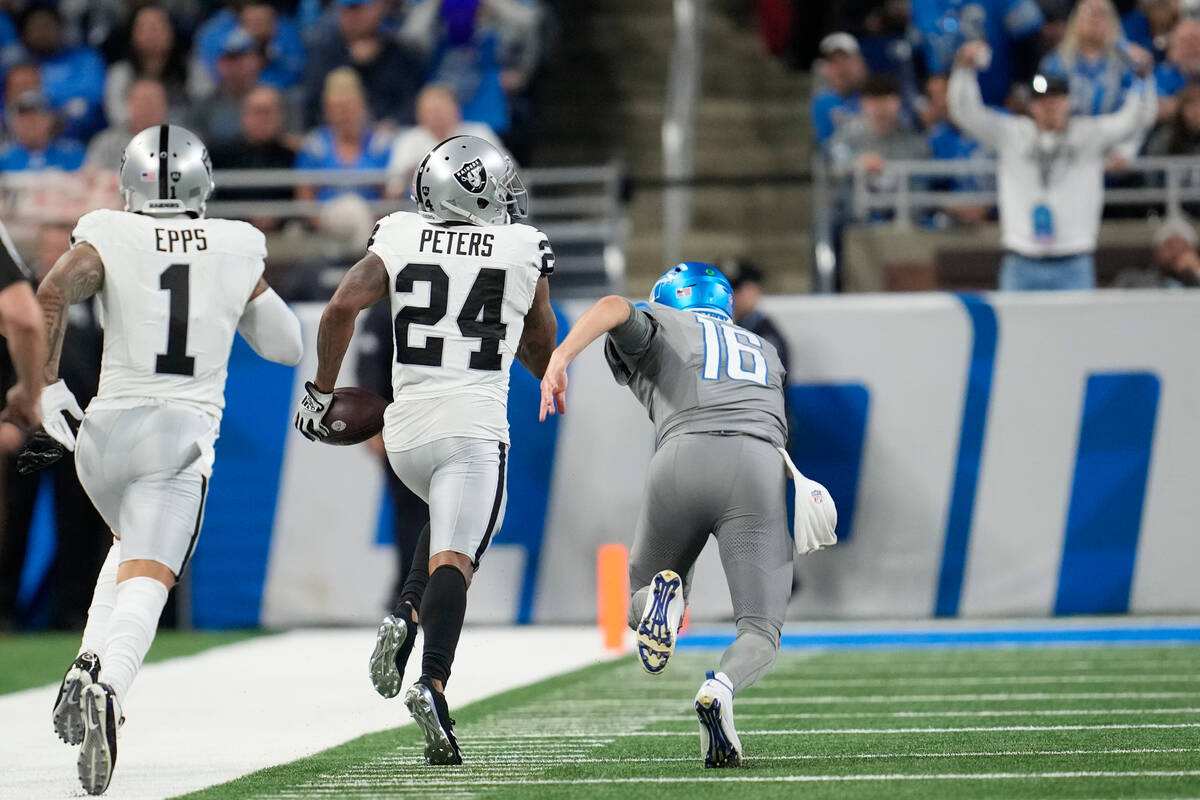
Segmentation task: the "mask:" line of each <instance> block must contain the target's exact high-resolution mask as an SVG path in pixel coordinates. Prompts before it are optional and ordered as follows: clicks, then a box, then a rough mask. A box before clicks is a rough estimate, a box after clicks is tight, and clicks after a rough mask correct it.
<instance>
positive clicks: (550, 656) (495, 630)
mask: <svg viewBox="0 0 1200 800" xmlns="http://www.w3.org/2000/svg"><path fill="white" fill-rule="evenodd" d="M374 644H375V629H374V628H358V629H354V628H349V629H311V630H298V631H293V632H291V633H284V634H279V635H277V636H263V637H258V638H253V639H249V640H247V641H244V642H239V643H237V644H234V645H228V646H225V647H217V648H212V649H210V650H206V651H204V652H202V653H199V654H197V655H194V656H188V657H185V658H173V659H169V660H167V661H161V662H158V663H154V664H148V665H146V666H145V667H144V668H143V669H142V670H141V673H140V674H139V675H138V679H137V682H136V684H135V685H134V689H133V691H132V693H131V694H130V697H129V702H128V703H127V704H126V707H125V709H124V710H125V713H126V715H127V716H128V721H127V722H126V724H125V726H124V727H123V728H122V729H121V743H120V759H119V761H118V765H117V769H116V772H115V773H114V775H113V782H112V786H111V787H110V788H109V791H108V795H109V796H111V797H115V798H121V800H159V798H163V797H174V796H176V795H180V794H187V793H189V792H193V791H196V790H198V789H203V788H206V787H209V786H212V785H214V784H218V783H224V782H225V781H229V780H233V779H234V778H238V777H241V776H242V775H246V774H248V773H251V772H255V771H257V770H260V769H263V768H264V767H269V766H273V765H275V764H281V763H286V762H289V761H294V760H296V759H298V758H303V757H305V756H310V755H312V754H314V753H316V752H318V751H320V750H324V749H325V748H327V747H333V746H335V745H340V744H343V743H344V742H348V741H350V740H351V739H354V738H356V737H358V736H361V735H362V734H364V733H370V732H372V731H377V730H385V729H390V728H394V727H396V726H398V725H402V724H405V723H407V722H408V713H407V711H406V709H405V708H404V706H403V705H402V704H401V703H400V701H399V700H391V701H388V700H384V699H383V698H381V697H379V696H378V695H377V694H375V692H374V690H373V689H372V688H371V684H370V682H369V680H368V678H367V658H368V656H369V655H370V653H371V648H372V647H373V646H374ZM420 645H421V640H420V639H418V640H417V647H418V648H419V647H420ZM531 652H536V653H537V654H538V657H537V658H536V659H530V658H529V653H531ZM67 657H68V658H69V657H70V656H67ZM605 658H607V655H606V654H605V652H604V650H603V647H602V643H601V639H600V636H599V634H598V633H597V632H596V630H595V628H593V627H590V626H588V627H520V626H517V627H510V628H505V627H492V626H487V627H468V628H467V629H466V630H464V631H463V636H462V640H461V642H460V643H459V649H458V658H457V659H456V661H455V664H454V682H453V684H452V685H451V687H450V690H451V695H450V702H451V704H452V705H453V706H454V707H461V706H462V705H464V704H466V703H468V702H471V701H473V700H479V699H483V698H485V697H490V696H492V695H494V694H496V693H497V692H501V691H504V690H506V689H510V688H516V687H517V686H523V685H527V684H529V683H533V682H535V681H538V680H541V679H543V678H548V677H551V676H553V675H558V674H561V673H563V672H566V671H568V670H571V669H575V668H576V667H579V666H583V665H585V664H589V663H593V662H595V661H600V660H604V659H605ZM60 677H61V672H60V673H58V674H54V675H47V676H46V678H47V680H54V681H56V683H55V684H53V685H47V686H42V687H40V688H37V689H30V690H27V691H22V692H14V693H12V694H5V695H0V720H3V723H0V763H2V764H3V767H2V768H0V798H14V799H15V798H20V800H62V798H65V797H75V796H78V795H79V794H80V787H79V779H78V777H77V776H76V767H75V758H76V755H77V749H72V748H69V747H66V746H65V745H63V744H62V743H61V742H60V741H59V740H58V738H57V737H56V736H55V735H54V732H53V730H52V729H51V726H50V706H51V704H52V702H53V699H54V693H55V692H56V691H57V689H58V685H57V681H58V679H59V678H60ZM414 678H415V676H413V678H410V680H411V679H414Z"/></svg>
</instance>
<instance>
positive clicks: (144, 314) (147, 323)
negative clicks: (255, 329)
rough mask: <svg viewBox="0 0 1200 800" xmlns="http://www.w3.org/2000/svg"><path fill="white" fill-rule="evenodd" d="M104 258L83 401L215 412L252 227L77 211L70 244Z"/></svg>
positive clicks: (256, 242) (253, 251) (250, 279)
mask: <svg viewBox="0 0 1200 800" xmlns="http://www.w3.org/2000/svg"><path fill="white" fill-rule="evenodd" d="M84 243H87V244H90V245H91V246H92V247H94V248H95V249H96V251H97V252H98V253H99V254H100V259H101V260H102V261H103V262H104V286H103V288H102V289H101V290H100V293H99V295H98V297H99V299H100V310H101V316H102V319H103V322H104V356H103V359H102V360H101V362H100V389H99V391H98V392H97V393H96V397H95V399H94V400H92V402H91V403H90V404H89V405H88V410H93V409H107V408H129V407H131V406H135V405H141V404H145V403H155V402H164V401H165V402H174V403H180V404H183V405H189V406H193V407H195V408H199V409H200V410H202V411H205V412H207V413H209V414H212V415H213V416H215V417H216V418H217V419H220V416H221V411H222V409H223V408H224V407H225V376H226V370H227V367H228V364H229V352H230V350H231V349H232V347H233V335H234V333H235V332H236V331H237V325H238V321H239V320H240V319H241V316H242V313H243V312H244V311H245V310H246V303H247V302H248V301H249V299H250V294H251V293H252V292H253V291H254V287H255V286H256V285H257V284H258V280H259V278H261V277H262V274H263V259H264V258H266V255H267V247H266V240H265V239H264V237H263V235H262V233H261V232H260V231H258V230H257V229H256V228H254V227H253V226H251V225H249V224H247V223H245V222H237V221H234V220H225V219H191V218H187V217H171V218H167V219H164V218H159V217H151V216H146V215H144V214H132V213H129V212H126V211H112V210H108V209H103V210H100V211H93V212H91V213H89V214H86V215H84V217H83V218H82V219H80V220H79V224H78V225H76V226H75V230H74V232H73V233H72V234H71V246H72V247H75V246H77V245H80V244H84Z"/></svg>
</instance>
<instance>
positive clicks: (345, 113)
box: [296, 67, 392, 201]
mask: <svg viewBox="0 0 1200 800" xmlns="http://www.w3.org/2000/svg"><path fill="white" fill-rule="evenodd" d="M321 107H322V109H323V110H324V113H325V124H324V125H322V126H321V127H319V128H317V129H316V130H314V131H313V132H312V133H310V134H309V135H308V136H307V137H305V139H304V144H303V146H302V147H301V149H300V153H299V154H298V155H297V156H296V169H383V168H385V167H386V166H387V163H388V156H389V155H390V154H391V148H392V137H391V136H390V135H388V134H386V133H384V132H383V131H381V130H379V129H378V128H375V127H374V126H373V125H372V124H371V117H370V112H369V110H368V108H367V98H366V93H365V91H364V89H363V85H362V81H361V80H360V79H359V77H358V73H357V72H355V71H354V70H353V69H352V68H350V67H338V68H337V69H335V70H334V71H333V72H331V73H329V75H328V76H327V77H326V78H325V90H324V92H323V93H322V96H321ZM381 183H382V181H381ZM342 194H358V195H360V196H362V197H363V199H366V200H378V199H379V198H380V196H381V194H382V193H381V191H380V187H379V186H362V187H349V186H321V187H317V188H314V187H311V186H302V187H299V188H298V189H297V190H296V196H297V198H298V199H301V200H312V199H313V198H316V199H317V200H321V201H327V200H331V199H333V198H335V197H337V196H338V195H342Z"/></svg>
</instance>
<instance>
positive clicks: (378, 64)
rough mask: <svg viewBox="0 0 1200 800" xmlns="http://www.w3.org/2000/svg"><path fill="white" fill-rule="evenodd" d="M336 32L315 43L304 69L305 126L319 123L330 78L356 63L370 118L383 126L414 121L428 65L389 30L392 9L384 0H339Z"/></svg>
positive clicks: (336, 3) (312, 44) (310, 48)
mask: <svg viewBox="0 0 1200 800" xmlns="http://www.w3.org/2000/svg"><path fill="white" fill-rule="evenodd" d="M334 5H335V6H336V10H337V30H336V32H332V33H330V32H327V33H326V35H325V36H323V37H321V39H320V40H319V41H315V42H312V43H311V45H310V47H309V53H308V66H307V68H306V69H305V72H304V81H303V94H304V111H305V114H306V119H305V124H307V125H309V126H312V125H315V124H317V122H318V118H319V116H320V110H321V95H322V92H323V90H324V85H325V76H326V75H328V74H329V73H330V72H332V71H333V70H335V69H337V68H338V67H346V66H349V67H352V68H353V69H354V71H355V72H357V73H358V76H359V79H360V80H361V82H362V85H363V89H364V91H365V92H366V96H367V104H368V105H369V106H370V109H371V116H372V117H374V118H375V120H376V121H377V122H380V123H382V124H384V125H393V126H395V125H399V126H408V125H412V124H413V106H414V103H415V102H416V99H417V92H419V91H420V90H421V85H422V84H423V82H424V75H425V67H424V65H423V63H422V60H421V58H420V57H419V56H418V55H417V54H415V53H414V52H413V51H411V50H409V49H408V48H406V47H403V46H401V45H400V44H399V43H398V42H397V41H396V39H395V38H394V37H393V36H390V35H385V34H384V26H383V23H384V18H385V16H386V15H387V8H386V7H385V5H384V3H382V2H381V1H380V0H335V2H334Z"/></svg>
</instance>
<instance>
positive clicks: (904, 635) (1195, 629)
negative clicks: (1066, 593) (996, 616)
mask: <svg viewBox="0 0 1200 800" xmlns="http://www.w3.org/2000/svg"><path fill="white" fill-rule="evenodd" d="M733 639H734V635H733V634H732V633H694V634H687V633H685V634H684V635H683V636H682V637H681V638H680V639H679V642H678V643H677V644H676V645H675V646H676V647H682V648H694V649H713V648H725V647H728V646H729V645H730V643H732V642H733ZM1165 643H1186V644H1200V626H1178V625H1177V626H1147V627H1144V628H1065V629H1052V628H1042V629H1027V628H1018V629H1011V630H1005V629H989V630H956V631H864V632H861V633H785V634H784V635H783V641H782V642H781V644H782V646H783V647H785V648H789V649H808V648H821V649H835V650H863V649H873V648H878V649H887V648H906V647H1011V646H1016V645H1030V646H1054V645H1079V644H1110V645H1145V644H1165Z"/></svg>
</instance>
